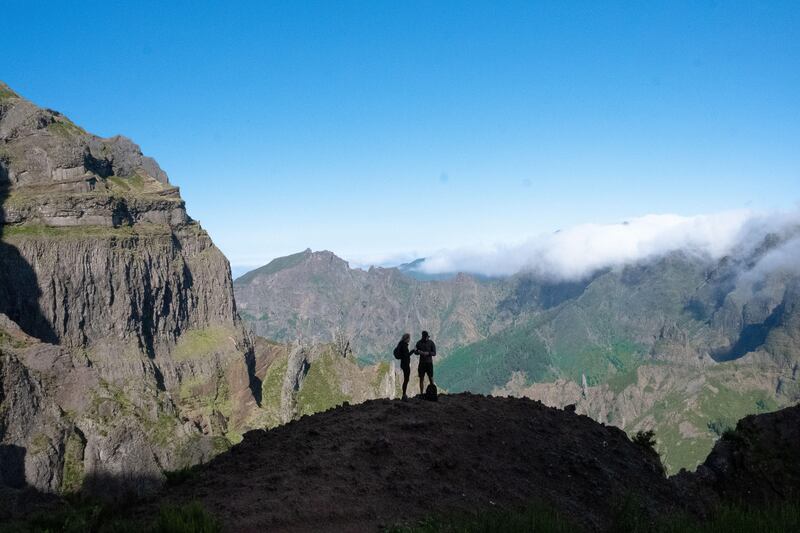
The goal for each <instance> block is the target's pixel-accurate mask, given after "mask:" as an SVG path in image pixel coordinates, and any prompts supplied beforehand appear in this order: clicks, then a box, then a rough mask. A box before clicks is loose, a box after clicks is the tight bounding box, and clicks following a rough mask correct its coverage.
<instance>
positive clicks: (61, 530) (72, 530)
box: [0, 498, 222, 533]
mask: <svg viewBox="0 0 800 533" xmlns="http://www.w3.org/2000/svg"><path fill="white" fill-rule="evenodd" d="M133 503H136V502H130V503H128V504H127V505H128V506H130V505H132V504H133ZM129 511H130V509H129V508H128V507H127V506H118V505H110V504H104V503H100V502H97V501H91V500H83V499H80V498H73V499H71V501H67V502H66V503H65V504H64V505H63V507H61V508H59V509H57V510H52V511H49V512H41V513H38V514H36V515H34V516H31V517H30V518H29V519H27V520H24V521H19V520H17V521H11V522H6V523H4V524H0V533H29V532H30V533H34V532H36V533H89V532H91V533H216V532H218V531H221V530H222V526H221V524H220V522H219V521H218V520H217V519H216V518H215V517H214V516H212V515H211V514H210V513H208V512H207V511H206V510H205V509H203V507H202V506H201V505H200V504H199V503H198V502H191V503H188V504H184V505H178V506H173V505H165V506H162V507H161V508H160V509H159V511H158V515H157V516H156V517H155V518H154V519H151V520H149V521H145V520H143V519H135V518H132V517H130V516H128V515H129V514H130V513H129Z"/></svg>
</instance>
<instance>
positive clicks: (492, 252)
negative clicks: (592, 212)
mask: <svg viewBox="0 0 800 533" xmlns="http://www.w3.org/2000/svg"><path fill="white" fill-rule="evenodd" d="M798 215H800V212H794V213H766V214H765V213H758V212H754V211H751V210H737V211H727V212H722V213H716V214H708V215H696V216H680V215H671V214H661V215H646V216H643V217H639V218H634V219H631V220H629V221H627V222H623V223H619V224H582V225H579V226H575V227H573V228H569V229H566V230H563V231H558V232H555V233H552V234H546V235H539V236H536V237H533V238H531V239H528V240H526V241H524V242H522V243H519V244H514V245H503V244H495V245H491V246H475V247H470V248H461V249H456V250H442V251H440V252H437V253H435V254H432V255H431V256H429V257H428V259H427V260H426V261H425V263H424V264H423V266H422V270H423V271H425V272H427V273H441V272H471V273H476V274H484V275H489V276H504V275H511V274H515V273H517V272H520V271H523V270H525V271H533V272H535V273H537V274H539V275H541V276H543V277H547V278H551V279H560V280H565V279H579V278H582V277H585V276H587V275H589V274H591V273H592V272H595V271H596V270H598V269H601V268H605V267H615V266H622V265H626V264H630V263H635V262H638V261H642V260H647V259H652V258H656V257H659V256H663V255H664V254H667V253H670V252H674V251H679V250H680V251H684V252H686V253H690V254H696V255H698V256H703V257H709V258H712V259H718V258H720V257H722V256H724V255H727V254H730V253H731V252H733V251H741V252H745V251H746V250H747V249H753V248H754V247H755V246H757V245H758V243H760V242H761V241H762V240H763V238H764V236H765V235H766V234H767V233H768V232H780V231H783V230H784V229H785V228H787V227H789V226H791V225H793V224H795V225H796V224H798V223H799V222H800V216H798ZM792 257H796V256H792ZM787 260H788V259H787ZM775 261H778V259H775Z"/></svg>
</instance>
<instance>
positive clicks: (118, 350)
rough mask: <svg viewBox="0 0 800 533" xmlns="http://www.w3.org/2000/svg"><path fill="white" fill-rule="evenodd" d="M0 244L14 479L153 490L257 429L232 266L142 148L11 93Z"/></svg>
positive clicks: (0, 416) (7, 458)
mask: <svg viewBox="0 0 800 533" xmlns="http://www.w3.org/2000/svg"><path fill="white" fill-rule="evenodd" d="M0 237H1V238H2V242H0V383H1V384H2V387H0V402H2V403H0V447H1V448H0V449H2V451H1V452H0V481H2V483H4V484H7V485H12V486H23V485H31V486H33V487H35V488H37V489H40V490H44V491H72V490H77V489H79V488H80V487H81V486H84V488H85V487H87V486H100V487H102V490H103V491H104V492H107V491H108V490H110V489H109V486H110V485H113V483H114V482H119V484H120V486H126V487H127V488H130V487H134V488H136V489H140V490H147V489H149V488H151V487H152V486H153V485H154V484H157V483H158V481H159V480H160V479H161V478H162V477H163V474H162V471H164V470H171V469H177V468H181V467H183V466H186V465H191V464H194V463H197V462H198V461H202V460H206V459H208V458H209V457H211V456H213V455H214V454H215V453H218V452H219V451H221V450H224V449H227V447H228V446H230V444H231V442H236V441H238V440H239V439H240V438H241V432H242V431H243V430H244V429H246V428H248V427H251V426H250V425H249V421H250V420H251V419H252V418H253V416H255V415H254V413H255V412H256V411H257V410H258V401H257V398H256V394H257V392H258V388H259V387H258V383H257V378H256V377H255V373H254V360H255V355H254V351H253V346H252V341H251V339H250V337H249V336H248V335H247V334H246V332H245V330H244V328H243V327H242V324H241V322H240V321H239V318H238V315H237V313H236V306H235V303H234V296H233V286H232V281H231V276H230V268H229V265H228V262H227V260H226V259H225V257H224V256H223V255H222V253H221V252H220V251H219V250H218V249H217V248H216V247H215V246H214V244H213V243H212V241H211V239H210V238H209V236H208V234H207V233H206V232H205V231H203V229H202V228H201V227H200V225H199V224H197V223H196V222H195V221H193V220H192V219H191V218H190V217H189V216H188V215H187V213H186V208H185V205H184V202H183V200H182V199H181V198H180V194H179V191H178V189H177V188H176V187H173V186H172V185H170V183H169V181H168V179H167V176H166V174H165V173H164V171H163V170H162V169H161V168H160V167H159V166H158V164H157V163H156V162H155V161H154V160H153V159H151V158H148V157H145V156H143V155H142V153H141V151H140V149H139V147H138V146H136V145H135V144H134V143H132V142H131V141H130V140H128V139H126V138H124V137H119V136H117V137H113V138H110V139H102V138H99V137H96V136H93V135H90V134H88V133H86V132H85V131H84V130H82V129H81V128H80V127H78V126H76V125H75V124H74V123H72V122H71V121H70V120H69V119H67V118H66V117H64V116H63V115H61V114H59V113H57V112H55V111H52V110H48V109H41V108H39V107H37V106H35V105H34V104H32V103H30V102H28V101H26V100H25V99H23V98H21V97H19V96H17V95H16V94H15V93H14V92H13V91H11V90H10V89H9V88H8V87H7V86H5V85H2V84H0ZM99 480H102V482H100V481H99ZM126 490H127V489H126Z"/></svg>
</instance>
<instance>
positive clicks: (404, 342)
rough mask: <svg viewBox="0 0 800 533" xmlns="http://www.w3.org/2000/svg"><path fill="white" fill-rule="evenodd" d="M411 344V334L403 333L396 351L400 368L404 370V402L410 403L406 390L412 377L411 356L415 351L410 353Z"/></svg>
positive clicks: (395, 356)
mask: <svg viewBox="0 0 800 533" xmlns="http://www.w3.org/2000/svg"><path fill="white" fill-rule="evenodd" d="M409 342H411V334H410V333H403V336H402V338H401V339H400V342H398V343H397V347H396V348H395V349H394V358H395V359H400V368H401V369H402V370H403V401H404V402H405V401H408V396H406V388H407V387H408V378H409V376H410V375H411V354H412V353H414V351H413V350H412V351H410V352H409V351H408V343H409Z"/></svg>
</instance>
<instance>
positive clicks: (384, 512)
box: [148, 394, 678, 531]
mask: <svg viewBox="0 0 800 533" xmlns="http://www.w3.org/2000/svg"><path fill="white" fill-rule="evenodd" d="M660 468H661V467H660V464H659V462H658V458H657V456H655V454H653V453H652V452H650V451H649V450H647V449H645V448H642V447H640V446H638V445H636V444H633V443H632V442H631V441H630V440H629V439H628V437H627V436H626V435H625V433H624V432H623V431H621V430H619V429H617V428H615V427H613V426H604V425H601V424H598V423H596V422H594V421H593V420H591V419H590V418H588V417H586V416H582V415H577V414H574V413H572V412H569V411H565V410H559V409H553V408H550V407H546V406H545V405H543V404H541V403H539V402H536V401H532V400H527V399H515V398H496V397H484V396H479V395H471V394H458V395H446V396H441V397H440V401H439V402H437V403H433V402H428V401H425V400H421V399H414V400H411V401H409V402H402V401H398V400H393V401H390V400H374V401H369V402H366V403H364V404H361V405H359V406H345V407H342V408H338V409H334V410H331V411H327V412H325V413H320V414H317V415H315V416H312V417H304V418H302V419H300V420H298V421H295V422H290V423H289V424H286V425H284V426H280V427H278V428H275V429H273V430H270V431H253V432H250V433H247V434H246V435H245V439H244V441H243V442H242V443H241V444H239V445H238V446H235V447H234V448H233V449H232V450H231V451H230V452H229V453H225V454H223V455H221V456H219V457H217V458H216V459H214V460H213V461H212V462H210V463H209V464H208V465H206V466H204V467H202V468H200V469H199V470H198V472H197V473H196V474H195V475H194V476H192V477H190V478H189V479H188V480H187V481H185V482H184V483H182V484H180V485H178V486H177V487H173V488H170V489H169V490H168V491H165V493H164V499H160V500H159V501H158V504H159V505H161V504H164V503H165V500H166V502H185V501H191V500H199V501H200V502H202V504H203V506H204V507H205V508H206V509H207V510H209V511H210V512H211V513H213V514H215V515H216V516H217V517H218V518H219V519H220V520H221V521H222V522H223V523H224V524H225V527H226V529H227V530H229V531H264V530H269V531H373V530H377V529H378V528H379V526H381V525H390V524H395V523H398V522H403V521H408V520H415V519H419V518H421V517H423V516H425V515H428V514H430V513H436V512H444V511H469V510H473V509H476V508H491V507H495V506H502V507H508V506H515V505H524V504H527V503H529V502H531V501H541V502H543V503H545V504H546V505H550V506H553V507H555V508H556V509H557V510H559V511H561V512H562V513H564V514H565V515H567V516H570V517H572V518H573V519H574V520H575V521H576V522H577V523H579V524H583V525H585V526H587V527H589V528H590V529H595V528H602V527H603V526H604V525H606V524H607V523H608V521H609V520H610V516H611V514H612V513H613V510H614V508H615V505H618V504H619V503H620V502H622V501H623V500H624V499H625V498H626V497H628V496H629V495H631V494H635V495H638V496H639V497H640V498H641V502H642V504H643V506H644V508H645V510H646V512H647V513H649V514H651V515H654V514H655V513H656V512H657V511H659V512H663V511H665V510H669V509H673V508H675V507H676V505H677V504H676V503H675V502H676V501H677V500H678V494H677V492H676V489H675V487H674V485H673V484H672V483H671V482H670V481H669V480H668V479H667V478H666V477H664V475H663V474H662V473H661V470H660ZM148 514H149V512H148Z"/></svg>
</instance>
